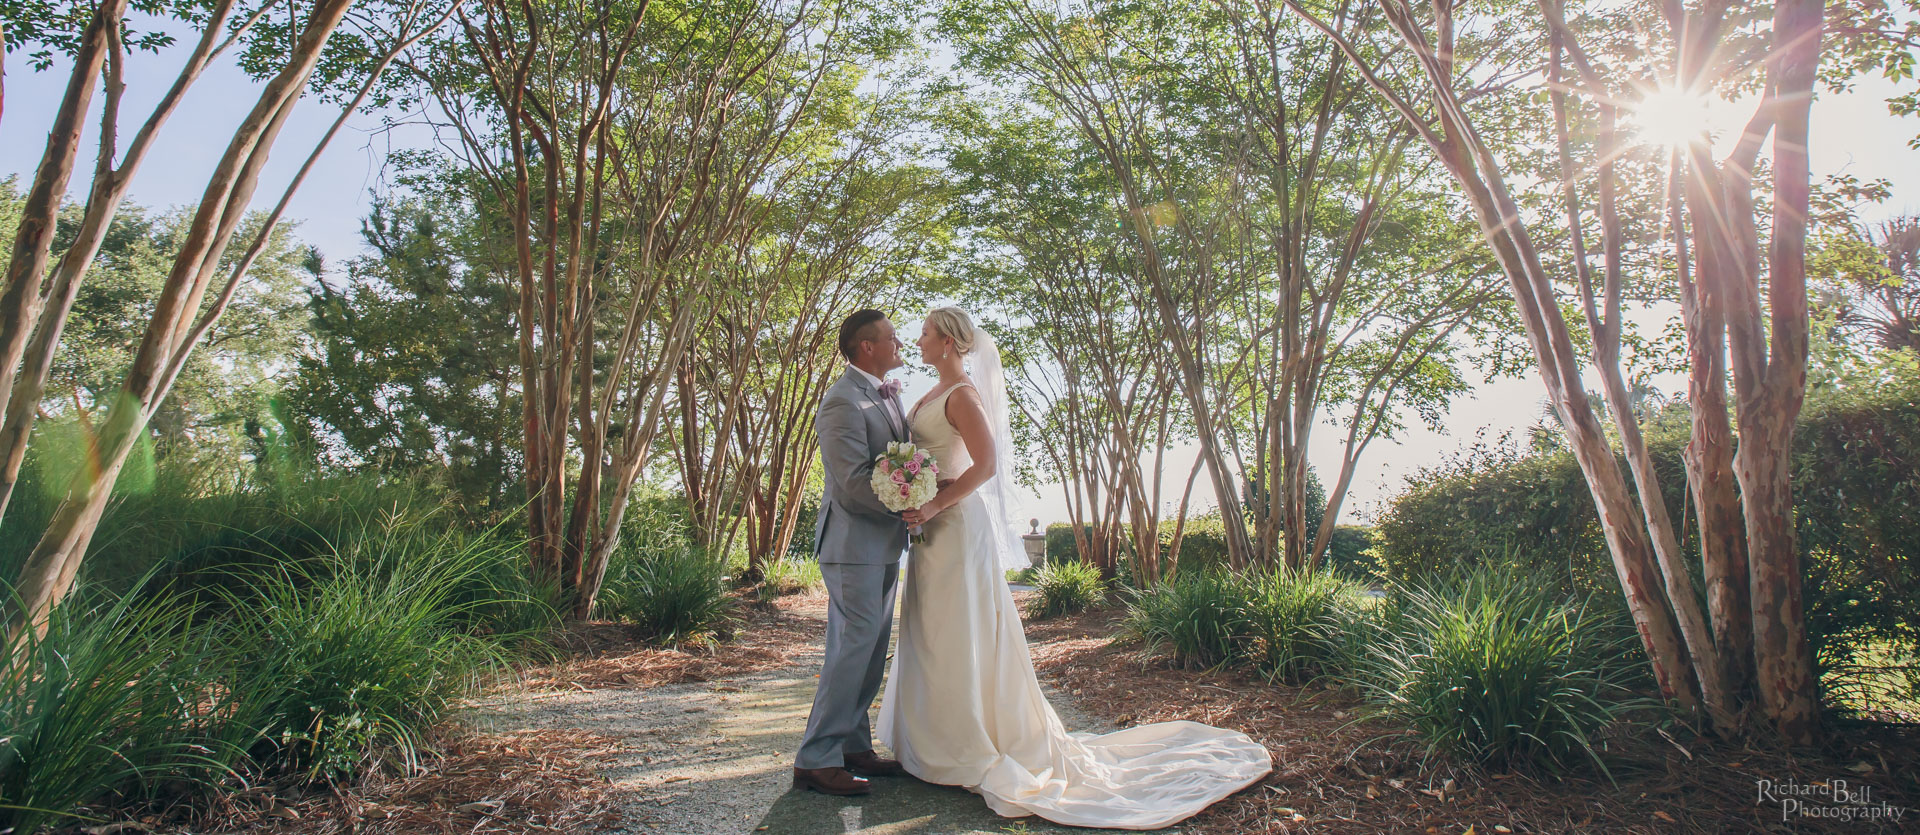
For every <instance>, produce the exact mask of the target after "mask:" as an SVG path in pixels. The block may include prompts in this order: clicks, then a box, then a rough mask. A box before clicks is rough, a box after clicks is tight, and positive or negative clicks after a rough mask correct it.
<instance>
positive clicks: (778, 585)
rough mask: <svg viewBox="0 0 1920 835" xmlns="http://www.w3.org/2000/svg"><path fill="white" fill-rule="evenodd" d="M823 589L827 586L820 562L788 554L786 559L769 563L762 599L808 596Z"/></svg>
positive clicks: (761, 588)
mask: <svg viewBox="0 0 1920 835" xmlns="http://www.w3.org/2000/svg"><path fill="white" fill-rule="evenodd" d="M822 588H825V584H824V582H823V581H822V580H821V579H820V563H819V561H818V560H815V559H813V558H812V557H800V556H794V555H793V553H792V552H788V553H787V556H786V557H785V558H783V559H776V560H772V561H770V562H768V563H767V567H766V578H765V579H763V580H761V581H760V599H761V600H762V601H767V600H772V599H773V598H776V597H785V596H787V595H790V594H807V593H811V592H814V591H818V590H820V589H822Z"/></svg>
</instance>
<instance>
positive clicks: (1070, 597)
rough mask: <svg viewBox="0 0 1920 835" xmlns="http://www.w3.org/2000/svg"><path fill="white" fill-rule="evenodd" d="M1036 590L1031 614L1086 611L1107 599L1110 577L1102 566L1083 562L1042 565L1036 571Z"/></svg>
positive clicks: (1052, 614) (1060, 613) (1034, 588)
mask: <svg viewBox="0 0 1920 835" xmlns="http://www.w3.org/2000/svg"><path fill="white" fill-rule="evenodd" d="M1033 590H1034V597H1033V602H1032V603H1031V604H1030V605H1029V607H1028V609H1027V614H1028V616H1030V617H1035V618H1047V617H1053V616H1054V615H1070V614H1073V613H1075V612H1082V611H1085V610H1087V609H1088V608H1090V607H1093V606H1096V605H1099V604H1100V603H1101V602H1102V601H1104V600H1106V599H1107V581H1106V580H1105V579H1104V578H1102V577H1101V576H1100V569H1098V568H1094V567H1093V566H1091V565H1088V564H1086V563H1083V562H1056V563H1048V564H1046V565H1044V566H1041V567H1040V570H1039V571H1038V573H1036V574H1035V575H1034V578H1033Z"/></svg>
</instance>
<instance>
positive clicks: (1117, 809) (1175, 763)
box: [879, 383, 1272, 829]
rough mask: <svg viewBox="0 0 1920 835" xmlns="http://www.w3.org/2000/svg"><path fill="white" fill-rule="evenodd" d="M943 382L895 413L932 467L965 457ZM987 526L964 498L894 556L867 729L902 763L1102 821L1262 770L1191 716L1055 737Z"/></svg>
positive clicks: (1263, 760) (952, 470)
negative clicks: (897, 575)
mask: <svg viewBox="0 0 1920 835" xmlns="http://www.w3.org/2000/svg"><path fill="white" fill-rule="evenodd" d="M961 385H968V384H966V383H962V384H961ZM955 388H957V386H956V387H955ZM953 391H954V389H952V388H950V389H948V390H947V391H946V392H943V393H942V394H940V395H939V396H937V397H934V398H933V399H931V400H930V401H928V402H926V403H924V404H923V405H922V406H921V407H920V408H918V409H916V410H915V412H914V414H913V415H912V417H910V418H909V420H908V423H909V424H910V425H911V426H912V429H913V436H914V439H915V441H916V443H918V444H919V445H920V446H921V447H922V448H924V449H926V450H928V451H930V452H932V453H933V455H934V458H935V460H936V461H938V462H939V464H940V467H941V470H942V472H944V473H948V474H955V475H957V474H959V473H961V472H964V471H965V470H966V469H967V467H968V466H969V465H970V463H971V462H970V460H969V457H968V455H967V450H966V446H965V444H964V443H963V442H962V441H961V440H960V438H959V437H958V433H957V432H955V431H954V428H953V425H952V424H951V423H950V422H948V420H947V418H946V400H947V398H948V397H949V396H951V395H952V393H953ZM999 524H1005V521H1004V520H995V519H993V518H991V515H990V514H989V513H988V511H987V508H986V505H984V504H983V503H982V501H981V498H980V495H979V494H978V493H976V494H973V495H969V496H967V497H966V498H964V499H962V500H960V502H959V503H958V504H956V505H954V506H953V507H951V508H948V509H947V510H945V511H943V512H941V513H940V515H938V516H935V517H934V518H933V520H932V521H931V522H928V523H927V524H926V526H925V534H926V541H925V542H924V543H921V544H918V545H915V546H913V550H912V552H911V554H910V556H909V558H908V561H907V571H906V580H905V582H904V583H902V591H901V600H900V630H899V638H898V644H897V645H896V647H895V650H894V656H893V667H892V670H891V671H890V672H889V673H888V675H887V689H886V696H885V697H884V698H882V700H881V703H880V726H879V739H880V741H881V742H883V743H885V744H886V745H887V747H889V748H891V749H893V752H894V754H895V756H897V757H899V759H900V763H901V764H902V765H903V766H905V767H906V770H907V772H908V773H910V774H912V775H913V776H915V777H918V778H920V779H922V780H925V781H927V782H929V783H939V784H942V785H953V786H964V787H966V788H967V789H969V790H971V791H974V792H977V793H978V794H980V795H981V796H982V797H984V798H985V799H986V801H987V806H988V807H990V808H991V809H993V811H994V812H995V813H997V814H1000V815H1003V816H1006V817H1023V816H1026V815H1039V816H1041V817H1043V818H1046V819H1047V820H1050V821H1054V822H1056V823H1063V824H1069V825H1072V826H1089V827H1108V828H1114V829H1158V828H1160V827H1164V826H1168V825H1171V824H1173V823H1177V822H1179V821H1181V820H1184V819H1186V818H1188V817H1190V816H1192V815H1194V814H1195V813H1198V812H1199V811H1201V810H1202V809H1205V808H1206V807H1208V806H1209V805H1212V804H1213V803H1214V802H1216V801H1218V800H1220V799H1221V798H1223V797H1226V796H1227V795H1230V794H1233V793H1234V792H1236V791H1239V790H1241V789H1243V788H1246V787H1247V786H1249V785H1252V784H1253V783H1254V782H1255V781H1257V780H1259V779H1260V778H1261V777H1264V776H1266V774H1267V772H1268V771H1270V770H1271V769H1272V762H1271V760H1270V759H1269V757H1268V754H1267V749H1266V748H1265V747H1263V746H1261V745H1260V744H1259V743H1257V742H1254V741H1253V740H1252V739H1251V738H1249V737H1248V736H1247V735H1246V734H1242V733H1239V732H1236V731H1228V730H1222V729H1219V728H1213V727H1208V726H1206V725H1202V724H1199V723H1196V722H1163V723H1160V724H1154V725H1141V726H1139V727H1134V728H1127V729H1125V730H1121V731H1116V732H1114V733H1110V734H1104V735H1093V734H1084V733H1074V734H1070V733H1068V732H1067V730H1066V728H1065V727H1063V726H1062V725H1061V724H1060V718H1059V717H1058V716H1056V715H1055V714H1054V712H1053V707H1052V706H1051V705H1049V704H1047V700H1046V697H1045V696H1043V695H1042V694H1041V692H1040V683H1039V680H1038V679H1037V678H1035V677H1034V672H1033V660H1032V659H1031V658H1030V657H1029V656H1028V654H1027V639H1026V633H1025V632H1024V631H1023V630H1022V629H1021V625H1020V614H1019V612H1018V610H1017V609H1016V608H1015V606H1014V602H1013V594H1012V592H1011V591H1009V590H1008V588H1007V583H1006V579H1005V577H1004V574H1003V573H1002V571H1003V570H1002V568H1001V566H1000V565H999V564H998V562H997V561H996V559H995V543H994V541H993V537H994V536H995V535H996V532H995V530H994V526H995V525H999Z"/></svg>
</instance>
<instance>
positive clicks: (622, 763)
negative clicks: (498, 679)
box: [470, 598, 1178, 835]
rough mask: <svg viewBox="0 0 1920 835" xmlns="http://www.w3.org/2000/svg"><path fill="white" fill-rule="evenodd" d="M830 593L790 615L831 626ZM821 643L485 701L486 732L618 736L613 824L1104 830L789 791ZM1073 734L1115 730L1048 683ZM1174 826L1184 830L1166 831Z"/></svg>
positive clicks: (892, 792) (929, 791) (921, 787)
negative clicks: (733, 670)
mask: <svg viewBox="0 0 1920 835" xmlns="http://www.w3.org/2000/svg"><path fill="white" fill-rule="evenodd" d="M824 607H825V600H824V598H821V599H819V600H817V601H806V603H805V604H804V605H802V606H799V607H797V608H796V609H794V610H793V613H794V614H796V615H798V616H801V617H804V618H809V619H811V620H813V621H816V622H818V623H819V624H820V629H821V634H823V635H824V630H825V608H824ZM820 654H821V647H820V644H819V643H818V642H815V643H812V644H809V645H808V646H807V648H806V649H805V651H804V652H801V653H797V654H796V655H795V656H794V657H793V658H792V662H791V663H790V664H788V665H787V666H784V667H779V668H776V669H772V670H766V671H763V672H759V673H753V674H750V675H744V676H739V677H734V678H725V679H720V680H716V681H710V682H703V683H697V684H676V685H666V686H661V687H655V688H651V689H645V690H635V689H619V688H610V689H602V690H574V691H558V692H552V691H549V692H537V693H521V694H516V695H513V696H510V697H507V698H504V699H500V700H497V701H495V702H493V703H492V704H491V705H489V706H485V707H481V708H479V709H477V710H476V711H475V713H474V714H473V715H472V716H471V717H470V721H472V722H473V724H475V725H476V726H477V727H479V728H480V729H482V730H496V729H505V728H574V729H582V730H588V731H593V732H594V733H598V734H604V735H606V736H610V737H614V738H615V739H618V740H620V742H621V747H620V750H619V752H618V753H617V754H616V755H615V757H614V759H613V760H612V761H611V763H610V765H609V767H608V768H607V770H606V772H605V773H606V776H607V778H608V779H609V780H610V781H611V782H612V788H613V791H614V792H615V794H616V797H617V799H618V800H619V801H620V803H621V806H622V809H623V812H624V817H625V821H624V825H623V827H622V828H621V829H618V830H616V831H618V832H622V833H647V835H736V833H756V832H766V833H770V835H816V833H819V834H820V835H826V834H827V833H832V834H833V835H840V833H870V835H905V834H906V833H913V834H914V835H973V833H1033V835H1039V833H1098V832H1103V831H1105V830H1088V829H1075V828H1071V827H1061V826H1055V825H1053V824H1050V823H1048V822H1046V821H1044V820H1041V819H1039V818H1024V819H1020V820H1010V819H1007V818H1001V817H999V816H997V815H994V814H993V813H992V812H991V811H989V810H988V809H987V807H986V804H985V803H984V802H982V801H981V800H980V798H979V797H977V796H975V795H973V794H971V793H969V792H967V791H964V790H962V789H956V788H950V787H944V786H933V785H928V784H926V783H921V782H919V781H917V780H914V779H912V778H894V779H877V780H875V781H874V787H875V790H874V792H873V794H871V795H868V796H866V797H860V798H833V797H826V796H824V795H819V794H814V793H812V792H796V791H791V790H790V788H791V781H792V771H791V770H790V769H791V768H792V765H793V752H794V750H795V749H797V748H798V747H799V745H800V735H801V732H802V731H803V730H804V729H805V727H806V723H807V710H808V708H809V707H810V706H811V705H812V703H813V685H814V681H815V679H816V678H817V677H818V676H817V673H818V671H819V669H820ZM1048 697H1049V698H1050V699H1051V700H1052V702H1053V705H1054V708H1055V709H1056V710H1057V711H1058V712H1059V713H1060V718H1061V720H1062V721H1063V722H1065V723H1066V725H1067V727H1068V728H1069V729H1072V730H1089V731H1108V730H1113V727H1112V726H1111V725H1109V724H1106V723H1103V722H1100V721H1099V720H1096V719H1094V718H1092V717H1090V716H1088V715H1086V714H1085V713H1082V712H1081V711H1079V710H1077V709H1075V707H1074V705H1073V704H1072V703H1071V702H1069V701H1066V700H1063V699H1062V698H1061V695H1060V694H1059V693H1057V692H1054V691H1052V690H1051V689H1050V688H1049V691H1048ZM1164 831H1166V832H1172V833H1177V832H1178V830H1164Z"/></svg>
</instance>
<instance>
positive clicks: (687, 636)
mask: <svg viewBox="0 0 1920 835" xmlns="http://www.w3.org/2000/svg"><path fill="white" fill-rule="evenodd" d="M725 578H726V566H725V565H724V564H723V563H722V562H721V561H720V560H717V559H714V558H712V557H710V556H708V555H707V554H706V553H704V552H702V551H700V550H699V549H697V548H694V547H692V546H688V545H682V546H680V547H678V548H673V549H670V550H667V549H660V548H657V547H653V546H636V547H625V546H623V547H621V548H620V549H618V550H617V551H616V552H615V554H614V559H613V560H612V561H611V564H610V565H609V566H608V567H607V578H606V583H605V585H604V587H603V588H602V589H601V590H600V603H599V607H600V612H601V613H602V614H603V615H605V616H606V617H609V618H612V619H615V620H621V621H626V622H628V623H632V624H634V625H636V626H639V627H640V631H641V633H642V634H643V635H645V636H646V637H647V639H648V640H652V641H657V642H659V643H662V644H679V643H687V642H695V643H698V642H705V641H709V640H712V639H713V638H714V637H715V636H716V635H717V634H718V633H719V632H721V631H722V630H723V629H724V628H725V627H726V626H727V625H728V623H729V622H730V618H731V612H732V609H733V600H732V598H730V597H728V596H727V591H726V585H725Z"/></svg>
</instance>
